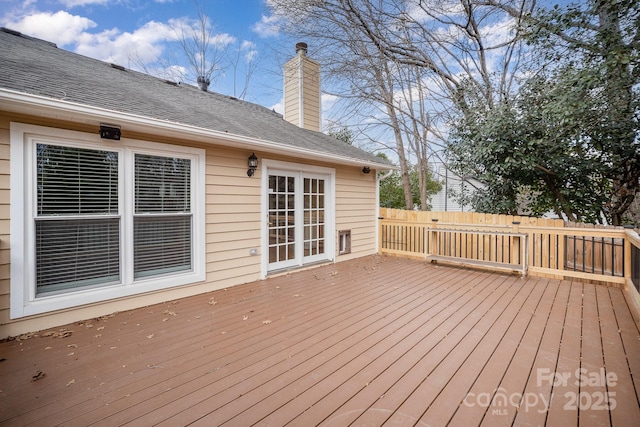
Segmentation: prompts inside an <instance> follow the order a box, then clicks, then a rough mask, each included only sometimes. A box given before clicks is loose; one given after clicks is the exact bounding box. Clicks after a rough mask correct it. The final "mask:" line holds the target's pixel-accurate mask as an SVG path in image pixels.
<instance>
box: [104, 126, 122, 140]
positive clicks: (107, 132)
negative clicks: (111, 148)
mask: <svg viewBox="0 0 640 427" xmlns="http://www.w3.org/2000/svg"><path fill="white" fill-rule="evenodd" d="M100 138H102V139H114V140H116V141H119V140H120V126H116V125H107V124H105V123H100Z"/></svg>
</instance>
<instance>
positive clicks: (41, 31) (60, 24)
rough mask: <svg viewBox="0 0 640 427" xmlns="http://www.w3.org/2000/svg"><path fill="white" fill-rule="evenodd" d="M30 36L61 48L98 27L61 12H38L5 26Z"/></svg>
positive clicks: (88, 21)
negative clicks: (85, 32)
mask: <svg viewBox="0 0 640 427" xmlns="http://www.w3.org/2000/svg"><path fill="white" fill-rule="evenodd" d="M3 25H4V26H6V27H9V28H11V29H13V30H16V31H20V32H21V33H24V34H27V35H29V36H33V37H37V38H40V39H44V40H47V41H50V42H53V43H56V44H57V45H59V46H65V45H69V44H72V43H74V42H75V41H76V40H77V39H78V38H79V37H80V35H81V34H82V33H83V32H84V31H86V30H88V29H90V28H94V27H96V26H97V24H96V23H95V22H93V21H92V20H91V19H89V18H85V17H82V16H78V15H72V14H70V13H68V12H65V11H63V10H60V11H58V12H55V13H50V12H38V13H33V14H30V15H26V16H22V17H21V18H19V19H17V20H15V21H13V22H6V23H4V24H3Z"/></svg>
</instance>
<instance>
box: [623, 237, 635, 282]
mask: <svg viewBox="0 0 640 427" xmlns="http://www.w3.org/2000/svg"><path fill="white" fill-rule="evenodd" d="M624 228H625V233H624V261H623V262H624V272H623V274H624V278H625V280H626V281H627V284H629V283H631V282H632V277H631V266H632V260H631V252H632V251H631V239H629V235H630V231H632V230H633V225H625V226H624ZM627 230H630V231H627Z"/></svg>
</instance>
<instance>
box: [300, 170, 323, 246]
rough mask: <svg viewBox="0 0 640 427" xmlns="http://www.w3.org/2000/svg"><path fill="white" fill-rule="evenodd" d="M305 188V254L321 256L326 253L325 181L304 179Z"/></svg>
mask: <svg viewBox="0 0 640 427" xmlns="http://www.w3.org/2000/svg"><path fill="white" fill-rule="evenodd" d="M304 188H305V192H304V195H303V197H304V212H303V217H304V223H305V233H304V248H305V251H304V252H305V256H313V255H320V254H323V253H324V179H317V178H304ZM321 190H322V192H321Z"/></svg>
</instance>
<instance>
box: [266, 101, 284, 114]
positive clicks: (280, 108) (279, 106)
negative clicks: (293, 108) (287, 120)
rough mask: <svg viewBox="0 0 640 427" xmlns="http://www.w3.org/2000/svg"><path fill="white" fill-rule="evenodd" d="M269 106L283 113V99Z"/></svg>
mask: <svg viewBox="0 0 640 427" xmlns="http://www.w3.org/2000/svg"><path fill="white" fill-rule="evenodd" d="M269 108H271V109H272V110H274V111H275V112H276V113H278V114H282V115H284V101H283V100H280V102H277V103H275V104H273V105H272V106H271V107H269Z"/></svg>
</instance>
